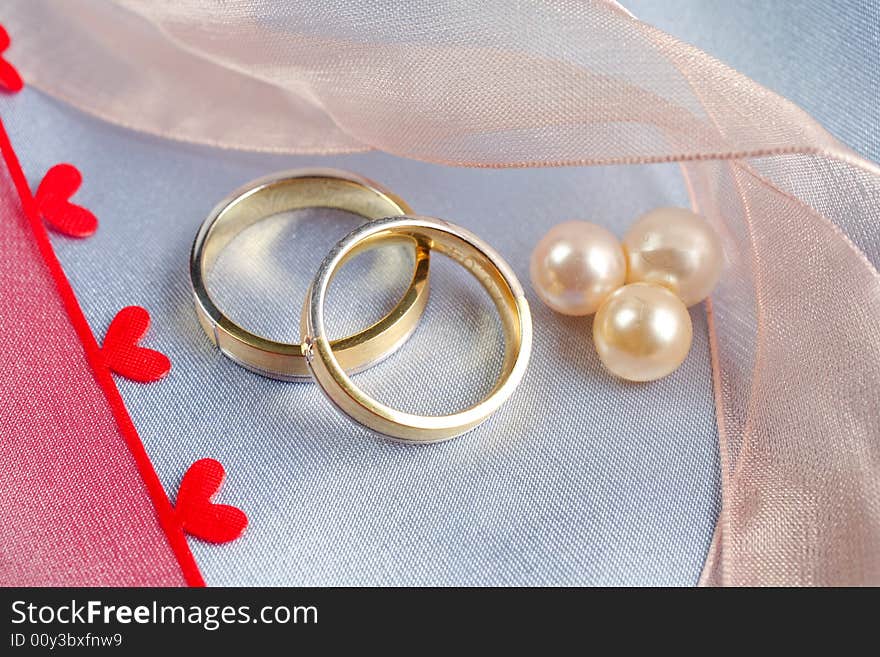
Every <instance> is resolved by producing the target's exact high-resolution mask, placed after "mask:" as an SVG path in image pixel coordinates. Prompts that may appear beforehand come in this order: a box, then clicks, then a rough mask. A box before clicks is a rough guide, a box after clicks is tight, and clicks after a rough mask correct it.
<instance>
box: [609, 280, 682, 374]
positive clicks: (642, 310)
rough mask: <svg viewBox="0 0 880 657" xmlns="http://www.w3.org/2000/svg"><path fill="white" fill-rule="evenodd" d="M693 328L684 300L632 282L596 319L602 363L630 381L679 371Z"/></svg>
mask: <svg viewBox="0 0 880 657" xmlns="http://www.w3.org/2000/svg"><path fill="white" fill-rule="evenodd" d="M692 339H693V327H692V326H691V317H690V315H689V314H688V310H687V308H686V307H685V305H684V304H683V303H682V302H681V300H680V299H679V298H678V297H677V296H675V295H674V294H673V293H672V292H670V291H669V290H668V289H666V288H665V287H661V286H659V285H654V284H651V283H633V284H631V285H626V286H624V287H622V288H620V289H619V290H617V291H616V292H614V293H612V294H611V295H610V296H609V297H608V298H607V299H606V300H605V303H603V304H602V306H601V307H600V308H599V311H598V312H597V313H596V317H595V318H594V319H593V341H594V342H595V344H596V351H597V352H598V353H599V359H600V360H601V361H602V363H603V364H604V365H605V367H607V368H608V369H609V370H611V372H612V373H614V374H616V375H617V376H619V377H621V378H624V379H627V380H629V381H654V380H656V379H659V378H661V377H664V376H666V375H667V374H670V373H671V372H673V371H675V369H676V368H678V366H679V365H681V364H682V362H684V359H685V357H687V355H688V351H689V350H690V348H691V341H692Z"/></svg>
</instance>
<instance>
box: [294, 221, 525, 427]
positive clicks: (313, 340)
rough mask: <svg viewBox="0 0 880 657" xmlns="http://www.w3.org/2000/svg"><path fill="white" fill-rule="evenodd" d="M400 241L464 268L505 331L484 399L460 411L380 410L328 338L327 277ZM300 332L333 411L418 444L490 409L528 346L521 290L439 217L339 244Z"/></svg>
mask: <svg viewBox="0 0 880 657" xmlns="http://www.w3.org/2000/svg"><path fill="white" fill-rule="evenodd" d="M399 241H404V242H408V243H410V244H413V245H415V246H416V248H417V249H419V248H427V249H431V250H436V251H438V252H440V253H443V254H445V255H447V256H449V257H451V258H452V259H454V260H456V261H458V262H459V263H461V264H462V265H464V267H465V268H466V269H468V270H469V271H470V272H471V273H472V274H473V275H474V276H475V277H476V278H477V280H479V282H480V283H481V284H482V285H483V287H484V288H485V289H486V291H487V292H488V293H489V295H490V296H491V297H492V300H493V301H494V302H495V306H496V308H497V309H498V312H499V313H500V315H501V323H502V326H503V330H504V361H503V363H502V371H501V375H500V377H499V379H498V381H497V382H496V384H495V386H494V387H493V388H492V390H491V391H490V392H489V394H488V396H487V397H486V398H485V399H483V400H482V401H480V402H479V403H477V404H476V405H474V406H471V407H470V408H468V409H465V410H463V411H460V412H457V413H452V414H450V415H439V416H422V415H413V414H410V413H404V412H402V411H398V410H396V409H393V408H390V407H388V406H385V405H384V404H382V403H380V402H378V401H376V400H375V399H373V398H371V397H369V396H368V395H366V394H365V393H364V392H363V391H362V390H361V389H360V388H358V387H357V386H356V385H354V383H353V382H352V380H351V379H350V378H349V377H348V375H347V374H346V367H345V363H344V362H343V361H342V359H341V358H340V357H339V356H340V353H339V351H338V350H337V349H336V346H335V345H334V343H332V342H331V341H330V340H329V339H328V338H327V332H326V329H325V326H324V300H325V298H326V296H327V290H328V288H329V286H330V281H331V280H332V279H333V276H334V274H335V273H336V272H337V270H338V269H339V268H340V267H341V266H342V264H343V263H344V262H345V261H346V259H347V258H349V257H350V256H351V255H353V254H354V253H356V252H359V251H361V250H364V249H368V248H372V247H374V246H378V245H379V244H383V245H384V244H388V243H391V242H399ZM301 330H302V334H303V336H304V337H303V338H302V343H303V352H304V354H305V356H306V360H307V361H308V364H309V368H310V369H311V371H312V375H313V376H314V377H315V380H316V381H317V382H318V384H319V385H320V386H321V388H322V389H323V390H324V392H325V393H326V394H327V396H328V397H329V398H330V400H331V401H332V402H333V403H335V404H336V406H338V407H339V408H340V409H341V410H342V411H343V412H344V413H346V414H348V415H349V416H350V417H351V418H352V419H354V420H356V421H357V422H360V423H361V424H363V425H365V426H367V427H369V428H371V429H373V430H374V431H378V432H380V433H383V434H385V435H387V436H391V437H394V438H398V439H400V440H403V441H407V442H420V443H425V442H435V441H440V440H446V439H448V438H453V437H454V436H458V435H460V434H462V433H465V432H466V431H469V430H470V429H473V428H474V427H476V426H477V425H478V424H480V423H481V422H483V421H484V420H486V419H487V418H488V417H489V416H490V415H492V413H494V412H495V411H497V410H498V408H499V407H500V406H501V405H502V404H503V403H504V402H505V401H507V399H508V398H509V397H510V395H511V394H512V393H513V391H514V389H515V388H516V386H517V385H518V384H519V382H520V380H521V379H522V377H523V374H524V373H525V370H526V366H527V364H528V360H529V353H530V351H531V344H532V320H531V315H530V313H529V305H528V302H527V301H526V298H525V295H524V294H523V290H522V286H521V285H520V284H519V282H518V281H517V279H516V276H515V275H514V273H513V271H511V269H510V267H509V266H508V265H507V263H506V262H504V260H503V259H502V258H501V256H500V255H499V254H498V253H496V252H495V250H494V249H492V248H491V247H490V246H488V245H487V244H486V243H484V242H483V241H482V240H481V239H480V238H478V237H477V236H476V235H474V234H473V233H471V232H470V231H467V230H465V229H463V228H460V227H458V226H455V225H453V224H450V223H447V222H445V221H441V220H439V219H432V218H430V217H419V216H404V217H393V218H387V219H381V220H379V221H373V222H370V223H367V224H364V225H363V226H361V227H360V228H357V229H355V230H354V231H353V232H351V233H350V234H349V235H348V236H347V237H345V238H344V239H343V240H342V241H340V242H339V243H338V244H337V245H336V247H334V249H333V250H332V251H331V252H330V253H329V254H328V256H327V257H326V258H325V259H324V262H323V263H322V264H321V266H320V268H319V269H318V272H317V274H316V275H315V279H314V281H313V282H312V285H311V286H310V288H309V292H308V295H307V297H306V303H305V305H304V306H303V316H302V329H301ZM453 353H454V351H453ZM453 362H454V361H453Z"/></svg>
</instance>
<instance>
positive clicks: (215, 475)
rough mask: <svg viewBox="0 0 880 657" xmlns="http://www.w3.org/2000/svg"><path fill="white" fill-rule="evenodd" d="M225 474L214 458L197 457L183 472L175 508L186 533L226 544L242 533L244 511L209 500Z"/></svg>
mask: <svg viewBox="0 0 880 657" xmlns="http://www.w3.org/2000/svg"><path fill="white" fill-rule="evenodd" d="M225 477H226V471H225V470H224V469H223V466H222V465H221V464H220V462H219V461H215V460H214V459H200V460H198V461H196V462H195V463H193V464H192V465H191V466H190V468H189V470H187V471H186V474H185V475H184V476H183V481H182V482H181V483H180V489H179V490H178V491H177V504H176V505H175V507H174V509H175V512H176V513H177V517H178V520H179V521H180V525H181V527H183V530H184V531H185V532H186V533H187V534H191V535H192V536H195V537H196V538H200V539H202V540H203V541H208V542H209V543H226V542H228V541H232V540H234V539H236V538H238V537H239V536H241V533H242V532H243V531H244V530H245V527H247V524H248V519H247V516H246V515H245V514H244V512H242V511H241V509H237V508H235V507H234V506H228V505H226V504H214V503H213V502H212V501H211V500H212V499H213V498H214V496H215V495H216V494H217V492H218V491H219V490H220V486H221V485H223V479H224V478H225Z"/></svg>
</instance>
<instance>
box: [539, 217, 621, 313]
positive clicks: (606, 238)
mask: <svg viewBox="0 0 880 657" xmlns="http://www.w3.org/2000/svg"><path fill="white" fill-rule="evenodd" d="M530 273H531V278H532V287H534V288H535V292H537V294H538V296H539V297H540V298H541V300H542V301H543V302H544V303H546V304H547V305H548V306H550V307H551V308H552V309H553V310H555V311H556V312H560V313H562V314H564V315H590V314H592V313H594V312H596V310H598V309H599V306H600V305H601V304H602V302H603V301H604V300H605V298H606V297H607V296H608V295H609V294H611V293H612V292H613V291H614V290H616V289H617V288H619V287H620V286H621V285H623V284H624V282H625V280H626V257H625V256H624V253H623V249H622V248H621V246H620V242H619V241H618V240H617V238H616V237H615V236H614V235H613V234H611V233H610V232H609V231H607V230H605V229H604V228H602V227H601V226H597V225H596V224H591V223H587V222H586V221H567V222H565V223H562V224H559V225H557V226H554V227H553V228H552V229H550V232H548V233H547V234H546V235H544V237H542V238H541V241H539V242H538V244H537V246H535V250H534V251H533V252H532V259H531V264H530Z"/></svg>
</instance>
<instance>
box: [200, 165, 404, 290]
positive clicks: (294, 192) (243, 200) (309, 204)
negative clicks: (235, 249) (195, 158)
mask: <svg viewBox="0 0 880 657" xmlns="http://www.w3.org/2000/svg"><path fill="white" fill-rule="evenodd" d="M305 208H332V209H335V210H343V211H346V212H350V213H352V214H356V215H359V216H361V217H364V218H365V219H381V218H382V217H387V216H393V215H395V214H399V213H400V212H402V211H405V210H406V209H407V208H406V206H405V205H404V203H403V202H402V201H400V200H398V199H393V198H391V197H389V196H386V195H385V194H383V193H381V192H379V191H378V190H374V189H371V188H369V187H366V186H364V185H362V184H359V183H357V182H353V181H350V180H344V179H342V178H330V177H322V176H315V177H303V178H287V179H283V180H279V181H275V182H270V183H267V184H265V185H262V186H259V187H257V188H256V189H254V190H251V191H250V192H247V193H245V194H243V195H241V196H239V197H238V198H236V199H235V200H234V201H232V202H231V203H230V204H229V205H227V206H226V207H225V208H224V209H223V210H222V211H221V212H220V214H219V215H218V216H217V218H216V220H215V221H214V223H213V225H212V226H211V229H210V231H209V233H208V235H207V236H206V237H205V242H204V251H203V253H202V262H201V271H202V277H203V278H204V277H206V275H207V274H208V273H209V272H210V271H211V269H212V268H213V266H214V263H215V262H216V260H217V255H218V254H219V253H220V252H221V251H222V250H223V249H224V248H226V246H227V245H228V244H229V242H231V241H232V239H233V238H234V237H235V236H236V235H238V234H239V233H241V232H242V231H243V230H246V229H247V228H249V227H250V226H252V225H254V224H255V223H257V222H258V221H261V220H263V219H266V218H268V217H271V216H273V215H277V214H280V213H282V212H290V211H292V210H302V209H305Z"/></svg>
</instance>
